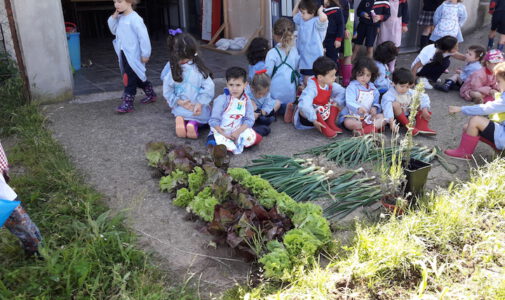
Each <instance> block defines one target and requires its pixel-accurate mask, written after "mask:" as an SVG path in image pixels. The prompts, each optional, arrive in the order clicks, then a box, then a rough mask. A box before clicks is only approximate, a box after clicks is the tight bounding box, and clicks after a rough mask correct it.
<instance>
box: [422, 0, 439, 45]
mask: <svg viewBox="0 0 505 300" xmlns="http://www.w3.org/2000/svg"><path fill="white" fill-rule="evenodd" d="M444 1H445V0H423V10H422V11H421V14H420V15H419V19H417V25H419V26H421V27H422V32H421V37H420V50H419V51H421V50H423V48H424V47H426V46H428V44H430V34H431V32H432V31H433V27H434V26H433V15H434V14H435V10H437V8H438V7H439V6H440V4H442V3H443V2H444Z"/></svg>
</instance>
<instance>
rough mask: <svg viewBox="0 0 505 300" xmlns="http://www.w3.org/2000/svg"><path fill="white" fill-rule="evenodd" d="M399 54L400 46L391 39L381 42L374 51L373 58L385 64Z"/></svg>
mask: <svg viewBox="0 0 505 300" xmlns="http://www.w3.org/2000/svg"><path fill="white" fill-rule="evenodd" d="M397 56H398V48H396V45H395V43H393V42H391V41H387V42H384V43H382V44H379V45H378V46H377V48H375V51H374V53H373V59H375V60H376V61H378V62H381V63H383V64H388V63H390V62H392V61H393V60H395V58H396V57H397Z"/></svg>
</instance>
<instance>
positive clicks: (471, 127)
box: [465, 116, 490, 136]
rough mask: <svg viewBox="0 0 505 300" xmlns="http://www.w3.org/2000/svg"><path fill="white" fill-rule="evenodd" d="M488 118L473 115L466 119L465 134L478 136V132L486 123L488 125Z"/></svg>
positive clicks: (484, 127)
mask: <svg viewBox="0 0 505 300" xmlns="http://www.w3.org/2000/svg"><path fill="white" fill-rule="evenodd" d="M489 122H490V121H489V119H488V118H485V117H482V116H474V117H472V118H470V121H468V125H466V128H465V130H466V134H468V135H471V136H478V135H479V132H482V131H484V129H486V127H487V125H489Z"/></svg>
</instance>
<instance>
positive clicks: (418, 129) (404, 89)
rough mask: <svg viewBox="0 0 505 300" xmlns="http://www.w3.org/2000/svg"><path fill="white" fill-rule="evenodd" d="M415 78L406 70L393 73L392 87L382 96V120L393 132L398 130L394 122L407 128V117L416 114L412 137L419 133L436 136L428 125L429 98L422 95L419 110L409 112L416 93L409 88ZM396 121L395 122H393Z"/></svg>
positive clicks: (429, 114)
mask: <svg viewBox="0 0 505 300" xmlns="http://www.w3.org/2000/svg"><path fill="white" fill-rule="evenodd" d="M415 81H416V80H415V78H414V75H413V74H412V72H410V70H408V69H406V68H400V69H397V70H396V71H394V72H393V85H392V86H391V88H390V89H389V90H388V91H387V93H385V94H384V96H382V102H381V105H382V110H383V111H384V118H385V119H386V120H387V121H388V122H389V126H390V127H391V130H392V131H393V132H396V131H397V130H398V127H397V126H396V121H398V123H400V125H403V126H405V127H408V126H409V119H408V118H407V116H409V115H410V114H411V113H415V114H416V125H415V126H414V129H413V130H412V135H417V134H419V133H421V134H426V135H435V134H437V133H436V132H435V130H432V129H430V127H429V126H428V123H429V122H430V120H431V111H430V97H429V96H428V95H427V94H426V93H423V94H422V95H421V97H420V104H419V109H418V111H417V112H411V111H410V105H411V102H412V99H413V98H414V97H415V96H416V91H415V90H413V89H411V88H410V87H411V86H413V85H414V83H415ZM395 120H396V121H395Z"/></svg>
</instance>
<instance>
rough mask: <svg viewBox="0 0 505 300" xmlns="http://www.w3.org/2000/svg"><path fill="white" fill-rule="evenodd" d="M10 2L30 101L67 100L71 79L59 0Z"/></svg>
mask: <svg viewBox="0 0 505 300" xmlns="http://www.w3.org/2000/svg"><path fill="white" fill-rule="evenodd" d="M11 1H12V6H13V11H14V18H15V20H16V25H17V31H18V38H19V42H20V47H21V53H22V56H23V59H24V63H25V66H26V73H27V76H28V81H29V86H30V91H31V94H32V98H33V99H34V100H36V101H41V102H53V101H61V100H67V99H70V98H71V97H72V89H73V77H72V71H71V67H70V58H69V54H68V46H67V37H66V34H65V26H64V21H63V12H62V8H61V0H11ZM2 2H3V1H2Z"/></svg>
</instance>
